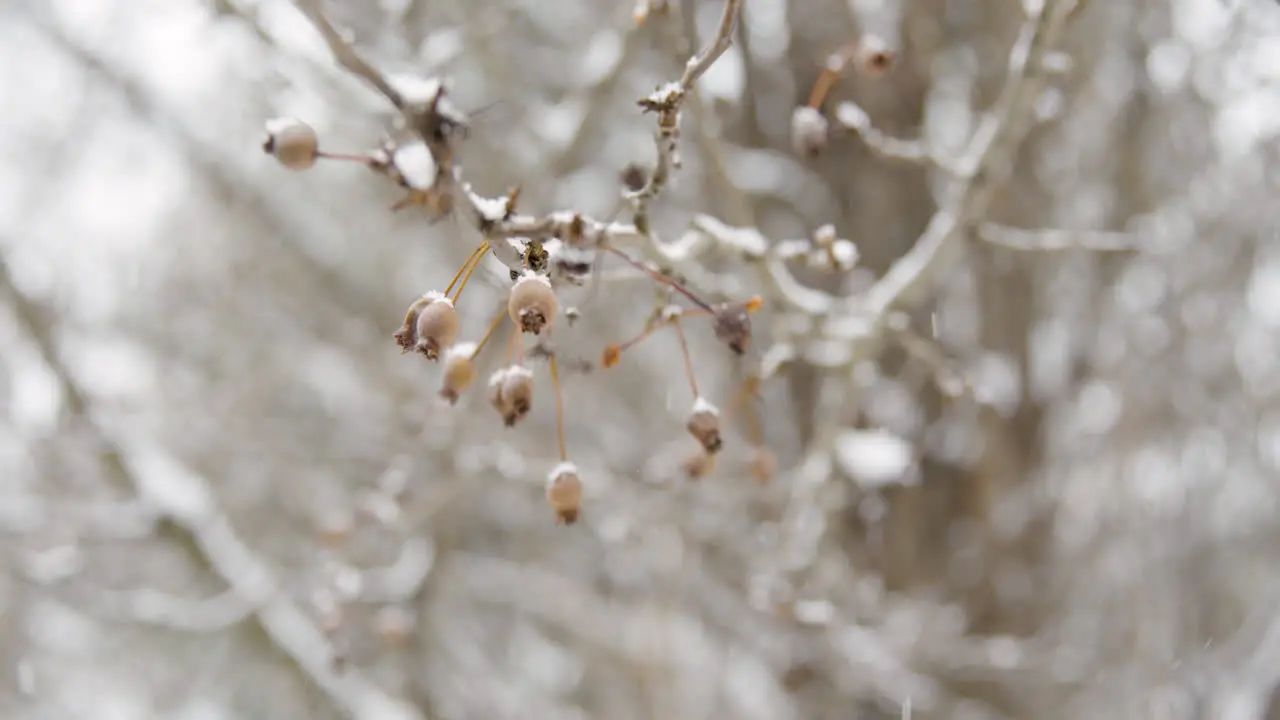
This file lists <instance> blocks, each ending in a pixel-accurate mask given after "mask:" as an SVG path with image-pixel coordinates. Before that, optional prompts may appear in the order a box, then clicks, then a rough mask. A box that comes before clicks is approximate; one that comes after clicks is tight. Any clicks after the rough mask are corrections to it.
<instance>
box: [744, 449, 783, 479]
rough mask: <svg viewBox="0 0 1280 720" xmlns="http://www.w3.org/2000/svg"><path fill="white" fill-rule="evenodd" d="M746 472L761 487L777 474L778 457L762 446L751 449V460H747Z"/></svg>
mask: <svg viewBox="0 0 1280 720" xmlns="http://www.w3.org/2000/svg"><path fill="white" fill-rule="evenodd" d="M747 470H748V471H749V472H750V473H751V475H752V476H753V477H755V479H756V481H757V482H759V483H760V484H761V485H763V484H764V483H767V482H769V481H770V480H772V479H773V476H774V473H776V472H778V456H776V455H774V454H773V451H772V450H770V449H769V448H767V447H764V446H763V445H759V446H757V447H754V448H752V449H751V458H750V459H748V460H747Z"/></svg>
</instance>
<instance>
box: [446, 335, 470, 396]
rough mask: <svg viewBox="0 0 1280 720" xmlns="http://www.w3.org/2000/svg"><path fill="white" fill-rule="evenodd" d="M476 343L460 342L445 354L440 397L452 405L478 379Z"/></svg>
mask: <svg viewBox="0 0 1280 720" xmlns="http://www.w3.org/2000/svg"><path fill="white" fill-rule="evenodd" d="M475 354H476V346H475V343H459V344H457V345H454V346H453V347H451V348H449V349H448V351H446V352H445V355H444V377H443V378H441V381H440V397H442V398H444V399H445V400H447V401H449V404H450V405H454V404H456V403H457V402H458V398H459V397H461V396H462V393H464V392H466V391H467V388H469V387H471V383H473V382H475V379H476V362H475Z"/></svg>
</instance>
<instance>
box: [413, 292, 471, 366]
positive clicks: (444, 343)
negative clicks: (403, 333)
mask: <svg viewBox="0 0 1280 720" xmlns="http://www.w3.org/2000/svg"><path fill="white" fill-rule="evenodd" d="M423 297H424V298H429V299H430V302H428V303H427V304H426V305H425V306H424V307H423V308H422V309H421V310H420V311H419V312H418V320H417V327H416V330H417V344H416V345H415V346H414V347H415V349H417V351H418V352H420V353H422V354H423V355H424V356H425V357H426V358H427V359H428V360H438V359H439V358H440V353H441V352H443V351H445V350H448V349H449V347H451V346H452V345H453V344H454V343H455V342H457V340H458V331H459V325H460V324H459V321H458V311H457V310H456V309H455V308H454V307H453V301H452V300H450V299H449V298H447V297H445V296H444V295H440V294H439V293H428V294H427V295H424V296H423Z"/></svg>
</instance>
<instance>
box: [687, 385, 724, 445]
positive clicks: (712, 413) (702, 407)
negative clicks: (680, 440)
mask: <svg viewBox="0 0 1280 720" xmlns="http://www.w3.org/2000/svg"><path fill="white" fill-rule="evenodd" d="M685 428H686V429H688V431H689V434H690V435H692V436H693V439H695V440H697V441H698V442H699V443H701V444H702V447H703V448H705V449H706V451H707V452H708V453H717V452H719V451H720V448H721V447H722V446H723V445H724V441H723V440H722V439H721V437H720V411H719V410H718V409H717V408H716V406H715V405H712V404H711V403H710V402H708V401H707V399H706V398H701V397H700V398H698V399H696V400H694V401H693V411H692V412H690V413H689V421H688V422H687V423H686V424H685Z"/></svg>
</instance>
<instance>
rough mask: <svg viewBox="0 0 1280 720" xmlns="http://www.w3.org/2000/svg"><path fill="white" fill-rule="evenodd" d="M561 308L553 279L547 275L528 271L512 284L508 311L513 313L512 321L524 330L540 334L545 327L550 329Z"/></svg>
mask: <svg viewBox="0 0 1280 720" xmlns="http://www.w3.org/2000/svg"><path fill="white" fill-rule="evenodd" d="M559 310H560V301H559V300H557V299H556V293H555V290H552V289H551V281H550V280H548V279H547V278H546V277H545V276H542V275H538V274H536V273H531V272H526V273H524V274H523V275H521V276H520V279H519V280H517V281H516V284H515V285H513V286H511V295H510V296H509V297H508V299H507V311H508V312H509V313H510V314H511V321H512V322H514V323H515V324H516V327H518V328H520V330H521V331H522V332H527V333H531V334H533V335H538V334H540V333H541V332H542V331H543V330H544V329H550V328H551V326H552V325H553V324H554V323H555V319H556V313H557V312H559Z"/></svg>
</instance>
